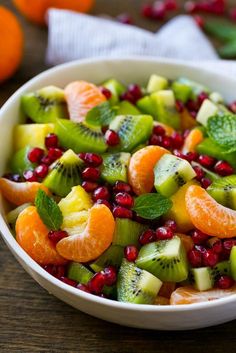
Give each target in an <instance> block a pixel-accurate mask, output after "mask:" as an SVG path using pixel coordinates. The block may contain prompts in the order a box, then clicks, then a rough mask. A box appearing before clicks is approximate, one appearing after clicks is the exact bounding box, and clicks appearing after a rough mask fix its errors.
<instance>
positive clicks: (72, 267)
mask: <svg viewBox="0 0 236 353" xmlns="http://www.w3.org/2000/svg"><path fill="white" fill-rule="evenodd" d="M93 275H94V274H93V272H91V271H90V270H89V269H88V268H87V267H85V266H84V265H82V264H80V263H79V262H71V263H70V264H69V266H68V270H67V277H68V278H69V279H72V280H73V281H76V282H78V283H81V284H87V283H88V282H89V280H90V279H91V278H92V277H93Z"/></svg>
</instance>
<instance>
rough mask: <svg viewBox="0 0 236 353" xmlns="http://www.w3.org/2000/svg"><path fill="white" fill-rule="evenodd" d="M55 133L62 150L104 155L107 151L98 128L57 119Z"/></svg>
mask: <svg viewBox="0 0 236 353" xmlns="http://www.w3.org/2000/svg"><path fill="white" fill-rule="evenodd" d="M55 133H56V134H57V136H58V138H59V142H60V145H61V146H62V147H64V148H71V149H72V150H73V151H74V152H75V153H80V152H95V153H96V152H97V153H104V152H105V151H106V149H107V145H106V143H105V140H104V136H103V134H102V132H101V130H100V128H94V127H93V128H92V127H91V126H90V127H88V126H86V125H85V124H83V123H74V122H73V121H70V120H66V119H58V120H57V122H56V125H55Z"/></svg>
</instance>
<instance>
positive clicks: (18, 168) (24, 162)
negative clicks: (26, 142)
mask: <svg viewBox="0 0 236 353" xmlns="http://www.w3.org/2000/svg"><path fill="white" fill-rule="evenodd" d="M31 149H32V147H29V146H27V147H24V148H22V149H20V150H19V151H17V152H16V153H15V154H14V155H13V157H12V159H11V162H10V168H11V171H12V172H13V173H16V174H20V175H22V174H23V172H24V171H25V170H33V169H34V168H35V167H36V164H35V163H32V162H30V160H29V159H28V153H29V152H30V150H31Z"/></svg>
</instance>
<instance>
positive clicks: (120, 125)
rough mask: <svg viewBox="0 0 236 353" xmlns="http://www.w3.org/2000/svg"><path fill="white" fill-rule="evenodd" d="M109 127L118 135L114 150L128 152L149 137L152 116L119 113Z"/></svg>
mask: <svg viewBox="0 0 236 353" xmlns="http://www.w3.org/2000/svg"><path fill="white" fill-rule="evenodd" d="M109 127H110V129H112V130H114V131H116V132H117V133H118V135H119V137H120V144H119V145H118V147H116V148H114V150H119V151H123V152H130V151H132V150H133V149H134V148H135V147H136V146H138V145H140V144H141V143H144V142H146V141H147V140H148V139H149V137H150V135H151V133H152V127H153V118H152V117H151V116H150V115H119V116H117V117H116V118H115V119H114V120H113V121H112V122H111V123H110V126H109Z"/></svg>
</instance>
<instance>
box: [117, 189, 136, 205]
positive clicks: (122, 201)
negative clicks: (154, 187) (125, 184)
mask: <svg viewBox="0 0 236 353" xmlns="http://www.w3.org/2000/svg"><path fill="white" fill-rule="evenodd" d="M115 201H116V202H117V203H118V205H120V206H123V207H127V208H131V207H133V205H134V200H133V197H132V196H130V194H128V193H126V192H119V193H118V194H116V196H115Z"/></svg>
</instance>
